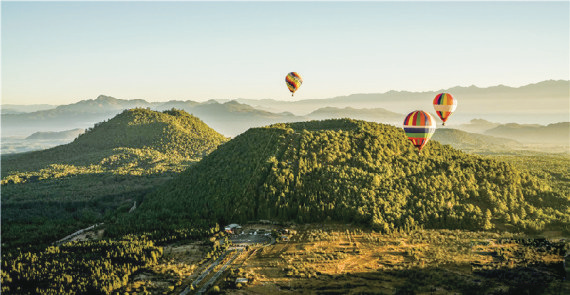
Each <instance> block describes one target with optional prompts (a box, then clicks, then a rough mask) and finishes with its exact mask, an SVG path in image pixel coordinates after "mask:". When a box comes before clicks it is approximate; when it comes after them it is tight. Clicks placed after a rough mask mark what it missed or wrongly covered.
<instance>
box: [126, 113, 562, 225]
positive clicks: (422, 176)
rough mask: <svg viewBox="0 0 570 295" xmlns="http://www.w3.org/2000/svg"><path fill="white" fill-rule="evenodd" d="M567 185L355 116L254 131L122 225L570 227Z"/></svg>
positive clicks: (155, 195) (158, 194) (190, 171)
mask: <svg viewBox="0 0 570 295" xmlns="http://www.w3.org/2000/svg"><path fill="white" fill-rule="evenodd" d="M569 205H570V199H569V195H568V190H567V188H566V187H563V186H562V187H561V186H556V185H553V183H552V182H551V181H549V180H548V179H544V178H540V177H537V176H536V175H534V174H533V173H530V172H528V171H526V170H522V169H519V168H517V167H516V166H514V165H512V164H509V163H506V162H502V161H497V160H494V159H489V158H484V157H481V156H477V155H469V154H465V153H463V152H461V151H459V150H456V149H454V148H451V147H450V146H445V145H441V144H439V143H438V142H435V141H431V142H429V143H428V145H427V146H426V148H424V151H423V152H422V155H421V156H418V155H417V153H416V152H415V150H414V149H413V147H412V145H411V144H409V142H407V139H406V137H405V136H404V133H403V131H402V130H401V129H399V128H396V127H392V126H388V125H383V124H376V123H369V122H364V121H355V120H350V119H342V120H326V121H311V122H300V123H291V124H275V125H272V126H269V127H265V128H252V129H250V130H249V131H247V132H245V133H243V134H242V135H240V136H238V137H236V138H235V139H233V140H232V141H230V142H228V143H226V144H224V145H222V146H220V147H219V148H218V149H217V150H216V151H214V152H213V153H212V154H210V155H209V156H208V157H205V158H204V159H203V160H202V161H200V162H199V163H197V164H196V165H194V166H192V167H190V168H189V169H188V170H186V171H185V172H183V173H182V174H180V175H179V176H177V177H176V178H175V179H174V180H172V181H171V182H169V183H167V184H166V185H164V186H163V187H162V188H160V189H158V190H157V191H155V192H153V193H151V194H149V195H147V196H145V201H144V202H143V204H142V205H141V208H140V210H138V211H137V212H136V214H134V215H131V216H128V217H126V218H124V219H123V220H121V222H120V223H118V225H119V227H121V226H123V227H127V228H129V229H128V230H126V231H127V232H128V231H129V230H134V231H136V230H138V229H137V228H138V227H142V228H154V227H158V228H160V227H162V225H161V223H165V224H169V226H172V225H173V224H177V223H179V222H180V221H181V220H188V219H189V220H192V219H203V218H213V219H214V220H216V221H219V222H221V223H230V222H244V221H247V220H253V219H271V220H295V221H297V222H301V223H303V222H323V221H342V222H356V223H359V224H363V225H366V226H371V227H372V228H374V229H377V230H380V231H382V232H391V231H394V230H410V229H416V228H448V229H468V230H492V229H501V230H504V229H506V230H520V231H527V232H537V231H542V230H544V229H546V228H556V229H559V230H564V231H566V232H568V231H569V230H570V228H569V224H570V209H569V208H570V207H569Z"/></svg>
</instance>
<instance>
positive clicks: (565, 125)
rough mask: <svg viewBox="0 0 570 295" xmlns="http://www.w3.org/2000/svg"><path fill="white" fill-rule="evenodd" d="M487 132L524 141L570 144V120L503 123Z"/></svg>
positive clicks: (486, 132)
mask: <svg viewBox="0 0 570 295" xmlns="http://www.w3.org/2000/svg"><path fill="white" fill-rule="evenodd" d="M485 134H488V135H493V136H500V137H506V138H511V139H515V140H517V141H519V142H523V143H535V142H541V143H554V144H564V145H570V122H560V123H554V124H549V125H547V126H542V125H536V124H516V123H510V124H503V125H499V126H497V127H495V128H492V129H489V130H487V131H485Z"/></svg>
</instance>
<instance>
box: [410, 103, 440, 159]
mask: <svg viewBox="0 0 570 295" xmlns="http://www.w3.org/2000/svg"><path fill="white" fill-rule="evenodd" d="M435 128H436V123H435V118H434V117H433V116H432V115H430V114H429V113H427V112H424V111H413V112H411V113H410V114H408V115H407V116H406V119H404V131H405V132H406V136H407V137H408V139H409V140H410V141H411V142H412V143H413V144H414V146H415V147H417V148H418V155H419V154H420V152H421V150H422V148H423V147H424V146H425V145H426V143H427V142H428V141H429V139H430V138H431V136H432V135H433V133H434V132H435Z"/></svg>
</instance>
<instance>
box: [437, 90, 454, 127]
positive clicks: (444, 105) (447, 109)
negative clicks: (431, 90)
mask: <svg viewBox="0 0 570 295" xmlns="http://www.w3.org/2000/svg"><path fill="white" fill-rule="evenodd" d="M456 107H457V99H455V98H454V97H453V95H451V94H449V93H440V94H438V95H436V96H435V98H434V99H433V108H434V109H435V112H436V113H437V115H438V116H439V117H440V118H441V120H442V121H443V126H445V122H446V121H447V119H448V118H449V116H451V114H452V113H453V111H455V108H456Z"/></svg>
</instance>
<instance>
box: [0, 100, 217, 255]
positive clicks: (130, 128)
mask: <svg viewBox="0 0 570 295" xmlns="http://www.w3.org/2000/svg"><path fill="white" fill-rule="evenodd" d="M225 141H227V138H225V137H224V136H222V135H221V134H219V133H217V132H216V131H214V130H213V129H211V128H210V127H208V125H206V124H204V123H203V122H202V121H200V120H199V119H198V118H196V117H194V116H192V115H190V114H188V113H186V112H184V111H179V110H175V109H173V110H169V111H164V112H156V111H151V110H148V109H140V108H139V109H131V110H126V111H124V112H122V113H121V114H119V115H117V116H116V117H114V118H112V119H110V120H108V121H106V122H102V123H99V124H96V125H95V126H94V127H93V128H91V129H89V130H87V131H86V132H85V133H84V134H82V135H80V136H79V137H78V138H77V139H75V140H74V141H73V142H71V143H69V144H67V145H62V146H57V147H54V148H51V149H48V150H44V151H37V152H30V153H23V154H18V155H10V156H4V157H2V238H3V239H2V249H3V250H5V249H12V248H14V247H19V246H26V247H34V248H37V249H42V248H43V247H45V246H47V245H49V244H50V243H52V242H54V241H56V240H58V239H60V238H62V237H64V236H66V235H68V234H71V233H73V232H74V231H76V230H78V229H81V228H83V227H86V226H90V225H92V224H94V223H98V222H103V221H104V220H109V219H112V218H113V216H114V215H116V214H120V213H126V212H128V211H129V209H130V208H131V207H133V205H134V202H137V204H140V203H141V202H142V200H143V197H144V195H145V194H147V193H148V192H150V191H152V190H153V189H155V188H156V187H158V186H160V185H162V184H164V183H165V182H166V181H168V180H170V179H171V178H172V177H173V176H174V175H175V174H177V173H179V172H181V171H183V170H184V169H186V168H187V167H188V166H189V165H192V164H193V163H195V162H196V161H198V160H200V159H201V158H202V157H203V156H204V155H206V154H208V153H210V152H211V151H213V150H214V149H216V147H217V146H218V145H219V144H221V143H223V142H225Z"/></svg>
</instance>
